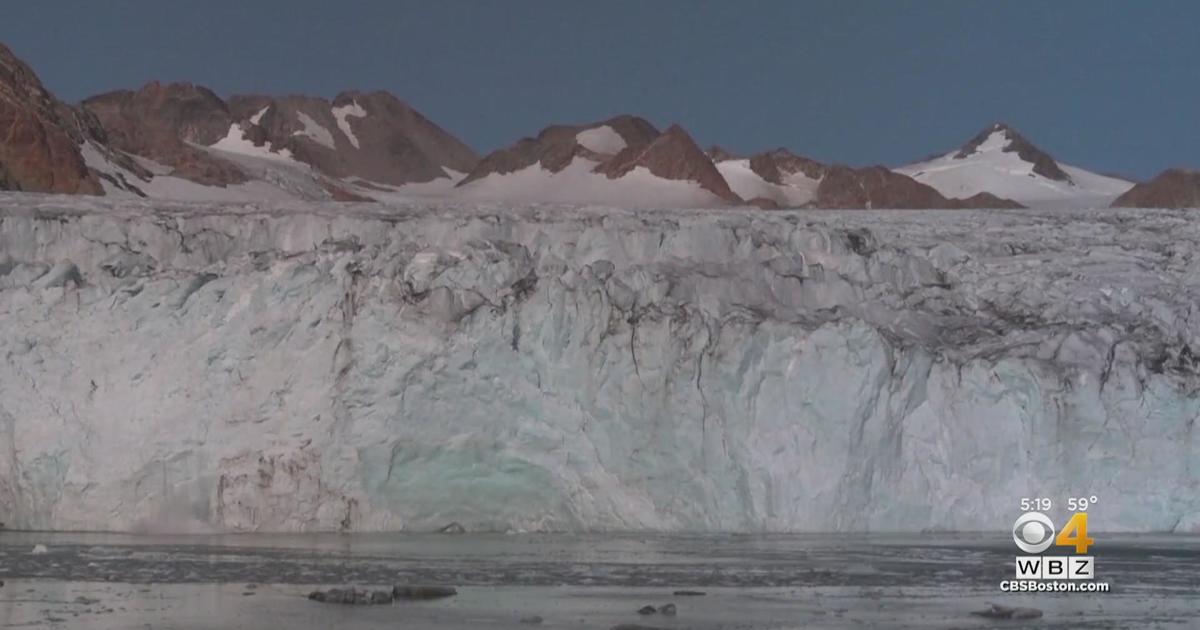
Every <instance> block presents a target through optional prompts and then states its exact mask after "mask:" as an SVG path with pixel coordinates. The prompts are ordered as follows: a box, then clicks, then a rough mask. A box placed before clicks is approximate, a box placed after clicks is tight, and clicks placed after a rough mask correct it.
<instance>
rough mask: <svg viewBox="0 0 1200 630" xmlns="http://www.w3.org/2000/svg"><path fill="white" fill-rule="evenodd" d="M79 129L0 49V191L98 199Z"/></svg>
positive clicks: (70, 113) (33, 77) (71, 115)
mask: <svg viewBox="0 0 1200 630" xmlns="http://www.w3.org/2000/svg"><path fill="white" fill-rule="evenodd" d="M83 128H84V125H83V124H82V123H81V121H79V120H77V119H76V116H75V112H74V111H73V110H72V109H71V108H70V107H69V106H67V105H66V104H64V103H62V102H60V101H59V100H58V99H56V98H54V96H53V95H52V94H50V92H49V91H48V90H46V88H45V87H44V86H43V85H42V82H41V80H39V79H38V77H37V75H36V74H35V73H34V72H33V69H32V68H30V67H29V65H28V64H26V63H25V62H24V61H22V60H21V59H19V58H18V57H17V56H16V55H15V54H13V52H12V51H11V50H9V49H8V48H7V47H6V46H4V45H3V44H0V189H4V190H23V191H30V192H52V193H72V194H80V193H82V194H93V195H95V194H102V193H103V188H102V187H101V186H100V182H99V180H97V179H96V177H95V175H94V174H93V173H92V172H91V171H90V170H89V169H88V167H87V164H86V162H85V161H84V159H83V155H82V154H81V153H80V149H79V145H80V143H81V142H82V141H83V136H82V133H81V132H82V129H83Z"/></svg>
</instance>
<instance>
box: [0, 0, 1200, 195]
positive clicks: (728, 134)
mask: <svg viewBox="0 0 1200 630" xmlns="http://www.w3.org/2000/svg"><path fill="white" fill-rule="evenodd" d="M17 6H18V4H17V3H13V5H11V6H6V7H5V11H4V13H5V19H4V20H3V22H2V23H0V40H2V41H4V42H5V43H6V44H8V45H9V46H10V47H11V48H13V49H14V50H15V51H16V52H17V54H18V55H20V56H22V57H23V58H24V59H25V60H26V61H28V62H29V63H30V64H32V65H33V66H34V69H35V70H36V71H37V72H38V73H39V75H40V76H41V77H42V80H43V81H44V82H45V83H46V84H47V86H48V87H49V88H50V89H51V90H53V91H54V92H56V93H57V94H58V95H59V96H60V97H62V98H64V99H67V100H71V101H75V100H78V99H80V98H82V97H84V96H88V95H91V94H94V93H97V92H101V91H106V90H110V89H116V88H121V87H136V86H139V85H141V84H142V83H144V82H146V81H148V80H150V79H160V80H189V81H192V82H194V83H199V84H203V85H207V86H209V87H212V88H213V89H214V90H216V91H217V92H218V93H220V94H223V95H228V94H232V93H240V92H268V93H280V94H282V93H305V94H317V95H324V96H332V95H333V94H335V93H336V92H338V91H340V90H341V89H344V88H359V89H372V88H384V89H388V90H391V91H393V92H395V93H396V94H397V95H399V96H400V97H401V98H404V99H405V100H407V101H409V102H410V103H411V104H413V105H414V106H415V107H417V108H418V109H420V110H421V111H423V112H424V113H425V114H426V115H428V116H429V117H430V118H432V119H433V120H434V121H436V122H437V123H439V124H441V125H442V126H443V127H445V128H446V129H448V130H449V131H451V132H453V133H455V134H456V135H458V136H459V137H460V138H462V139H463V140H464V141H466V142H467V143H469V144H471V145H472V146H474V147H475V148H476V149H477V150H479V151H481V152H485V151H488V150H491V149H494V148H497V147H499V146H502V145H506V144H508V143H510V142H512V141H513V140H515V139H516V138H518V137H520V136H522V135H531V134H533V133H535V132H536V131H537V130H538V129H540V128H541V127H543V126H545V125H547V124H550V123H552V122H583V121H589V120H594V119H598V118H602V117H607V116H609V115H612V114H616V113H622V112H629V113H635V114H640V115H642V116H645V117H647V118H649V119H650V120H651V121H652V122H654V123H655V124H657V125H659V126H666V125H668V124H670V123H672V122H679V123H681V124H683V125H684V126H685V127H687V128H688V129H689V130H690V131H691V132H692V133H693V135H694V136H695V137H696V139H697V141H698V142H700V143H701V144H705V145H707V144H710V143H714V142H717V143H720V144H723V145H726V146H727V147H730V148H732V149H735V150H738V151H755V150H760V149H766V148H772V147H775V146H787V147H789V148H791V149H793V150H795V151H797V152H799V153H802V154H806V155H809V156H812V157H814V158H817V159H821V160H829V161H840V162H845V163H849V164H868V163H883V164H891V165H896V164H900V163H904V162H907V161H911V160H913V159H916V158H921V157H925V156H927V155H929V154H931V153H934V152H937V151H942V150H946V149H949V148H951V147H954V146H957V145H959V144H961V143H963V142H965V141H966V140H967V139H968V138H969V137H970V136H971V135H973V134H974V133H975V132H977V131H978V130H979V129H980V128H982V127H983V126H984V125H985V124H987V123H989V122H992V121H995V120H1005V121H1008V122H1010V123H1012V124H1013V125H1015V126H1016V127H1017V128H1018V129H1020V130H1022V131H1023V132H1024V133H1025V135H1026V136H1028V137H1029V138H1030V139H1031V140H1032V141H1033V142H1034V143H1036V144H1038V145H1039V146H1041V147H1042V148H1043V149H1045V150H1047V151H1049V152H1050V153H1051V154H1053V155H1055V156H1056V157H1057V158H1059V159H1060V160H1064V161H1067V162H1072V163H1076V164H1078V165H1081V166H1085V167H1088V168H1092V169H1095V170H1100V171H1106V172H1116V173H1126V174H1130V175H1135V176H1140V177H1145V176H1149V175H1152V174H1153V173H1155V172H1157V171H1159V170H1161V169H1162V168H1165V167H1167V166H1172V165H1183V166H1193V167H1200V2H1194V1H1170V0H1153V1H1147V2H1130V1H1126V2H1109V1H1103V0H1054V1H1052V2H1031V1H1029V2H1026V1H1008V2H981V1H973V0H874V1H867V0H863V1H858V2H855V1H849V0H842V1H836V0H834V1H828V2H807V1H803V0H794V1H792V0H786V1H783V0H781V1H778V2H765V1H764V2H754V1H746V0H741V1H738V2H733V1H722V2H683V1H672V0H659V1H650V0H631V1H623V0H617V1H614V0H604V1H599V0H597V1H594V2H585V1H584V0H547V1H542V0H512V1H494V2H493V1H470V2H469V1H467V0H436V1H435V0H426V1H425V2H403V1H391V0H378V1H368V0H361V1H355V0H342V1H340V2H329V1H328V0H280V1H278V2H270V1H265V0H262V1H249V0H240V1H222V0H205V1H190V0H171V1H165V0H146V1H141V0H138V1H121V0H112V1H105V2H97V1H94V0H89V1H78V2H55V1H53V0H39V1H38V2H36V3H35V2H22V3H20V5H19V6H20V8H17Z"/></svg>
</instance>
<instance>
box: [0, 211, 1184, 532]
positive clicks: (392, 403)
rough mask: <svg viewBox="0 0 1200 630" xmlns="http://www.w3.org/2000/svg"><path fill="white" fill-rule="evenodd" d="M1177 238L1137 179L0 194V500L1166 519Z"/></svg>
mask: <svg viewBox="0 0 1200 630" xmlns="http://www.w3.org/2000/svg"><path fill="white" fill-rule="evenodd" d="M1163 234H1171V238H1169V239H1164V238H1163V237H1162V235H1163ZM1197 251H1200V224H1198V223H1197V222H1196V221H1194V220H1193V219H1192V218H1191V217H1190V216H1189V215H1187V214H1186V213H1172V212H1163V211H1112V210H1101V211H1088V212H1069V211H1068V212H1051V213H1038V212H1034V211H1007V212H1004V213H994V212H974V211H954V212H903V211H886V212H853V213H845V212H799V213H793V212H772V213H764V212H730V211H728V210H718V211H702V210H688V211H669V210H657V211H653V212H632V211H620V210H610V211H604V212H600V211H596V210H589V209H572V208H563V207H539V208H536V209H513V208H505V207H501V206H496V205H485V206H480V207H445V206H442V207H436V206H432V205H430V204H428V203H424V204H420V205H419V206H413V207H406V206H395V207H385V206H378V205H348V206H347V205H286V204H277V205H255V204H242V205H238V206H223V207H206V206H197V205H187V204H176V205H164V204H162V203H161V202H147V201H135V200H130V201H106V200H102V199H87V198H65V197H25V196H2V197H0V317H2V318H3V321H4V322H5V326H4V333H3V335H0V520H3V521H4V522H6V523H7V525H8V527H17V528H36V529H118V530H172V531H182V530H205V529H217V530H289V531H299V530H306V531H312V530H355V531H361V530H383V529H398V528H407V529H412V530H431V529H435V528H438V527H441V526H443V525H446V524H447V523H450V522H452V521H458V522H460V523H462V524H464V525H465V526H466V527H467V528H468V529H472V530H477V529H500V530H506V529H565V530H581V529H607V530H612V529H629V530H633V529H657V530H715V529H721V530H742V531H763V530H769V531H783V530H788V531H794V530H888V531H893V530H924V529H946V530H954V529H969V530H978V529H984V530H1005V529H1007V528H1008V527H1009V526H1010V524H1011V522H1012V518H1013V515H1014V514H1015V513H1016V511H1017V506H1018V500H1019V498H1020V497H1031V496H1050V497H1056V498H1057V499H1058V502H1060V503H1061V501H1062V499H1063V498H1064V497H1066V496H1090V495H1092V494H1095V495H1097V496H1099V497H1100V503H1099V505H1098V507H1097V509H1096V510H1095V511H1094V513H1093V521H1092V528H1093V529H1094V530H1131V529H1132V530H1177V531H1198V530H1200V469H1198V468H1197V467H1196V466H1195V462H1196V461H1198V458H1200V437H1198V435H1200V434H1197V432H1196V429H1195V425H1196V420H1197V417H1198V416H1200V400H1198V399H1197V398H1196V396H1195V392H1196V391H1197V387H1198V386H1200V375H1198V373H1197V368H1198V362H1197V358H1196V356H1197V354H1196V350H1194V348H1200V333H1198V332H1197V331H1200V326H1198V325H1197V324H1198V322H1197V321H1196V316H1197V315H1196V310H1195V308H1194V305H1195V304H1196V303H1197V302H1198V301H1200V289H1197V284H1196V283H1194V282H1188V281H1186V280H1187V279H1188V278H1191V277H1194V276H1195V275H1196V274H1198V273H1200V261H1198V259H1197V258H1196V254H1195V252H1197ZM1055 516H1057V517H1058V518H1059V522H1062V520H1061V514H1057V513H1056V514H1055Z"/></svg>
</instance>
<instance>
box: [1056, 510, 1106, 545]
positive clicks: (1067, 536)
mask: <svg viewBox="0 0 1200 630" xmlns="http://www.w3.org/2000/svg"><path fill="white" fill-rule="evenodd" d="M1054 544H1056V545H1058V546H1060V547H1074V548H1075V553H1078V554H1085V553H1087V551H1088V547H1089V546H1091V545H1094V544H1096V540H1095V539H1094V538H1088V535H1087V512H1076V513H1075V514H1073V515H1072V516H1071V520H1069V521H1067V524H1066V525H1064V526H1063V528H1062V531H1060V532H1059V533H1058V537H1056V538H1055V539H1054Z"/></svg>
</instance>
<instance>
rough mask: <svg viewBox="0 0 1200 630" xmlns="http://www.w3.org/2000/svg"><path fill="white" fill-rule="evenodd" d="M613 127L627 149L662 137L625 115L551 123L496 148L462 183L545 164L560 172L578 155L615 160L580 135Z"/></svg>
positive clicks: (644, 124)
mask: <svg viewBox="0 0 1200 630" xmlns="http://www.w3.org/2000/svg"><path fill="white" fill-rule="evenodd" d="M603 126H608V127H611V128H612V130H613V131H615V132H616V133H617V135H619V136H621V139H622V140H624V141H625V145H626V148H630V147H642V146H646V145H648V144H650V143H651V142H653V141H654V139H655V138H656V137H658V135H659V132H658V129H656V128H655V127H654V125H652V124H650V123H649V122H647V121H646V120H645V119H643V118H638V117H637V116H629V115H621V116H616V117H613V118H609V119H608V120H602V121H599V122H595V123H589V124H583V125H551V126H549V127H546V128H545V129H543V130H542V131H541V132H540V133H538V135H537V137H534V138H521V139H520V140H518V141H517V142H516V144H514V145H512V146H511V147H507V148H504V149H499V150H496V151H492V152H491V153H489V154H487V155H486V156H484V158H483V159H482V160H480V161H479V164H478V165H476V167H475V168H474V169H473V170H471V172H470V173H468V174H467V176H466V177H465V178H463V180H462V181H461V182H459V186H463V185H465V184H468V183H470V182H473V181H475V180H477V179H482V178H484V177H487V176H488V175H491V174H493V173H496V174H500V175H503V174H505V173H512V172H515V171H519V170H522V169H525V168H528V167H530V166H533V165H534V164H538V163H541V165H542V168H544V169H546V170H547V171H550V172H551V173H557V172H559V171H561V170H563V169H564V168H566V167H567V166H568V165H569V164H570V163H571V161H572V160H574V159H575V158H576V157H577V156H578V157H583V158H587V159H590V160H593V161H596V162H603V161H606V160H608V159H611V158H612V157H613V156H612V155H605V154H599V153H596V152H595V151H592V150H590V149H588V148H587V147H584V146H583V145H581V144H579V142H578V140H577V139H576V136H578V135H579V134H580V133H581V132H584V131H587V130H589V129H596V128H598V127H603Z"/></svg>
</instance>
